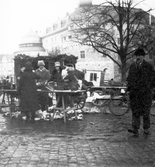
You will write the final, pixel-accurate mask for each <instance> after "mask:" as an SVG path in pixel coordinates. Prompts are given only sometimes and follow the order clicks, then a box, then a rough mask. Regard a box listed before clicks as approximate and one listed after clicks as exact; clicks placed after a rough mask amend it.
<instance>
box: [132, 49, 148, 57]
mask: <svg viewBox="0 0 155 167" xmlns="http://www.w3.org/2000/svg"><path fill="white" fill-rule="evenodd" d="M145 54H146V53H145V51H144V49H142V48H138V49H137V50H136V51H135V53H134V55H135V56H145Z"/></svg>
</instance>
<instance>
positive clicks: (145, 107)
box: [127, 48, 155, 136]
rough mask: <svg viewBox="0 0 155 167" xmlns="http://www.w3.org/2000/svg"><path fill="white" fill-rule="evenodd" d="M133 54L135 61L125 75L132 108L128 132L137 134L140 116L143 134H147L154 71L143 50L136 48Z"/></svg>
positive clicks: (154, 76)
mask: <svg viewBox="0 0 155 167" xmlns="http://www.w3.org/2000/svg"><path fill="white" fill-rule="evenodd" d="M134 54H135V56H136V62H134V63H132V64H131V66H130V69H129V74H128V77H127V91H129V98H130V107H131V110H132V129H128V132H130V133H133V134H134V135H136V136H138V129H139V128H140V116H142V117H143V129H144V134H149V128H150V108H151V104H152V88H153V80H154V78H155V72H154V69H153V66H152V65H151V64H150V63H148V62H146V61H145V59H144V58H145V51H144V50H143V49H142V48H138V49H137V50H136V51H135V53H134Z"/></svg>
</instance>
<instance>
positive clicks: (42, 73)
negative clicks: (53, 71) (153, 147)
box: [36, 60, 50, 111]
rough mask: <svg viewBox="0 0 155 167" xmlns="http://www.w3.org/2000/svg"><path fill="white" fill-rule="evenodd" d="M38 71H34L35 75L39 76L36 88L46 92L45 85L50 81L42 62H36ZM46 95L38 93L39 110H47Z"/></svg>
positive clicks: (47, 71) (48, 73)
mask: <svg viewBox="0 0 155 167" xmlns="http://www.w3.org/2000/svg"><path fill="white" fill-rule="evenodd" d="M38 67H39V68H38V69H37V70H36V74H37V75H38V76H40V79H38V80H37V88H38V89H41V90H46V84H47V83H48V81H49V79H50V72H49V70H47V69H46V68H45V63H44V61H43V60H39V61H38ZM48 99H49V98H48V93H45V92H44V93H43V92H40V93H39V102H40V105H41V110H42V111H44V110H47V108H48Z"/></svg>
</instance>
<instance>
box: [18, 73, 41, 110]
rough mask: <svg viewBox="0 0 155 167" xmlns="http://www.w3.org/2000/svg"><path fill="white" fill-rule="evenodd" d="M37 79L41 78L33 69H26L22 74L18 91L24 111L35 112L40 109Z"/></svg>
mask: <svg viewBox="0 0 155 167" xmlns="http://www.w3.org/2000/svg"><path fill="white" fill-rule="evenodd" d="M36 79H39V76H38V75H37V74H35V73H34V72H32V70H25V71H24V72H23V73H22V74H21V77H20V80H19V85H18V88H17V91H18V94H19V96H20V99H21V103H20V107H21V111H22V112H29V111H30V112H31V111H32V112H33V111H37V110H38V109H39V102H38V94H37V86H36V81H35V80H36Z"/></svg>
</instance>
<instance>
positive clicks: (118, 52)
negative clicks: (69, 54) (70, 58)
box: [70, 0, 150, 81]
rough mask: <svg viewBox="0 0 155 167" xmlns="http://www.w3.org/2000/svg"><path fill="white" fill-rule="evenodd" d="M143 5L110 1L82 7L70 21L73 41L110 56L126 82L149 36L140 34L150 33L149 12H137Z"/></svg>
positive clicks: (125, 1)
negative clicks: (129, 66)
mask: <svg viewBox="0 0 155 167" xmlns="http://www.w3.org/2000/svg"><path fill="white" fill-rule="evenodd" d="M139 3H140V2H139ZM139 3H136V4H134V3H133V0H115V2H112V1H106V2H105V3H102V4H100V5H92V6H83V7H80V8H78V9H77V10H76V11H75V12H74V13H73V14H72V15H71V17H70V20H71V24H70V29H71V30H70V31H71V33H72V36H73V38H72V40H73V41H74V42H78V43H80V44H82V45H88V46H92V47H93V48H94V49H95V50H96V51H97V52H99V53H101V54H103V55H105V56H108V57H109V58H110V59H111V60H112V61H113V62H114V63H116V64H117V65H118V66H119V68H120V70H121V75H122V81H125V79H126V72H127V64H128V62H129V61H130V60H131V58H132V55H133V52H134V50H135V49H136V48H137V47H138V46H139V45H140V44H141V42H139V41H140V39H141V38H140V37H141V36H145V35H146V34H144V33H145V32H143V31H140V30H142V29H143V30H144V29H145V30H146V29H149V27H148V24H149V14H148V12H149V11H147V12H146V11H144V10H142V9H138V8H136V7H137V6H138V4H139ZM142 42H143V41H142ZM148 42H150V41H148ZM147 45H148V43H147Z"/></svg>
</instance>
